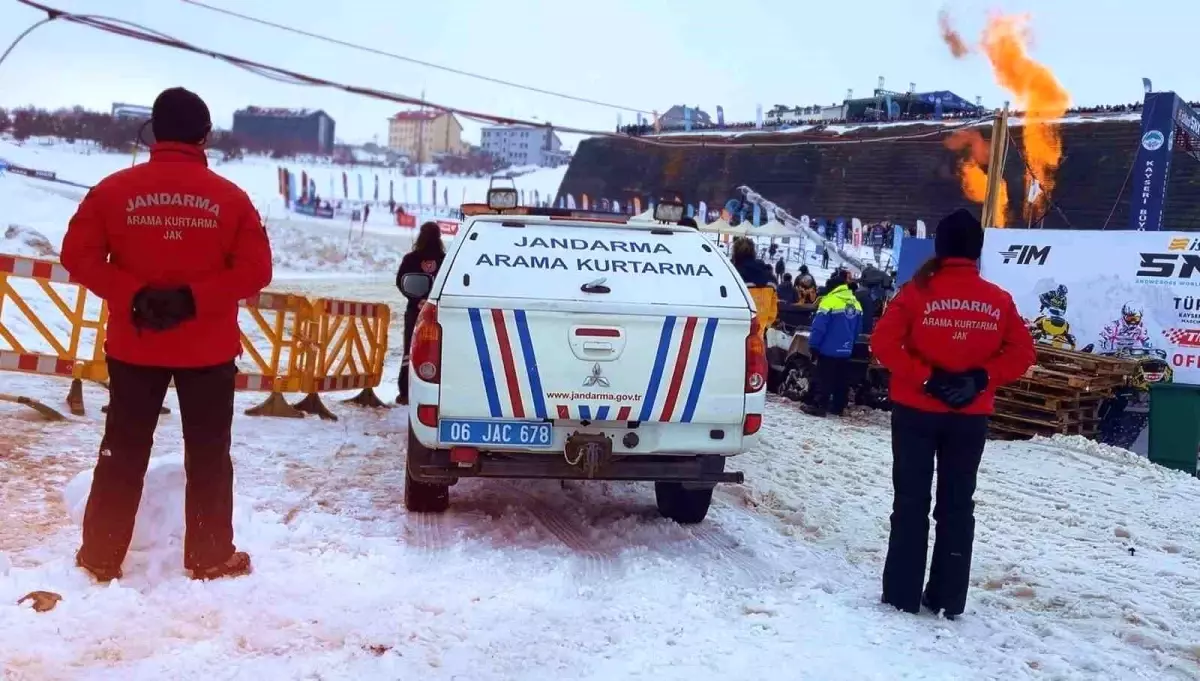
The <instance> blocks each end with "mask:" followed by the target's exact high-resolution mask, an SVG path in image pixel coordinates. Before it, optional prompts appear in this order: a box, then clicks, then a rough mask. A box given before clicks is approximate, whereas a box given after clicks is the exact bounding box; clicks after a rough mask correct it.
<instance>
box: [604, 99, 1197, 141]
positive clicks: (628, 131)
mask: <svg viewBox="0 0 1200 681" xmlns="http://www.w3.org/2000/svg"><path fill="white" fill-rule="evenodd" d="M1188 104H1189V105H1190V106H1192V107H1193V108H1197V109H1200V102H1188ZM1141 110H1142V103H1141V102H1135V103H1132V104H1108V105H1103V106H1081V107H1073V108H1070V109H1067V115H1068V116H1088V115H1101V116H1110V115H1111V116H1117V115H1121V114H1132V113H1139V112H1141ZM984 115H986V112H984V111H980V112H945V113H943V114H942V115H941V117H940V119H937V120H949V121H954V120H969V119H972V118H982V117H983V116H984ZM1011 115H1013V116H1022V115H1024V112H1022V111H1013V112H1012V114H1011ZM931 120H935V116H934V115H933V114H902V115H900V116H899V117H896V118H892V119H890V120H880V119H879V118H878V117H876V116H860V117H856V118H836V119H828V118H823V119H813V118H807V119H806V118H770V119H768V120H764V121H763V125H762V129H763V130H768V131H770V130H785V129H787V128H792V127H798V126H814V127H816V128H821V127H825V126H830V125H860V124H872V123H903V122H906V121H931ZM757 127H758V126H757V124H756V123H755V122H753V121H747V122H737V123H724V124H721V125H718V124H716V123H710V124H698V123H694V122H693V123H692V125H691V132H711V131H726V130H727V131H731V132H740V131H746V130H754V129H756V128H757ZM685 129H686V127H685V126H684V124H682V123H674V122H672V123H668V124H665V125H663V124H660V125H659V126H658V129H657V130H656V129H655V126H654V125H652V124H650V123H640V124H636V125H623V126H620V127H618V128H617V132H618V133H620V134H623V135H630V136H633V137H641V136H644V135H653V134H658V133H663V132H683V131H684V130H685Z"/></svg>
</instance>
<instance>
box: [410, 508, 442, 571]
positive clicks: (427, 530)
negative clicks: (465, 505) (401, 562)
mask: <svg viewBox="0 0 1200 681" xmlns="http://www.w3.org/2000/svg"><path fill="white" fill-rule="evenodd" d="M405 518H406V520H405V526H404V538H405V542H406V543H407V544H408V545H409V546H411V547H413V548H414V549H416V551H417V555H418V557H419V559H420V560H421V562H424V563H432V562H434V561H435V560H436V554H437V553H438V552H439V551H441V550H443V549H445V548H446V547H447V546H449V544H450V537H449V534H450V533H449V532H447V527H448V526H449V524H450V520H449V518H447V517H446V516H445V514H442V513H411V512H410V513H409V514H408V515H407V516H406V517H405Z"/></svg>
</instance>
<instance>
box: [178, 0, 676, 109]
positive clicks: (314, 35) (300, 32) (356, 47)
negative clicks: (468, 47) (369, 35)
mask: <svg viewBox="0 0 1200 681" xmlns="http://www.w3.org/2000/svg"><path fill="white" fill-rule="evenodd" d="M182 2H184V3H185V4H188V5H192V6H195V7H200V8H202V9H206V10H209V11H210V12H218V13H220V14H224V15H226V16H231V17H234V18H237V19H241V20H243V21H249V22H251V23H255V24H259V25H260V26H269V27H270V28H274V29H277V30H280V31H287V32H288V33H293V34H295V35H302V36H304V37H306V38H312V39H314V40H320V41H323V42H327V43H330V44H333V45H340V46H341V47H348V48H350V49H352V50H359V51H360V52H367V53H369V54H374V55H377V56H380V57H388V58H389V59H395V60H398V61H403V62H408V63H410V64H416V65H418V66H424V67H426V68H431V69H437V70H438V71H445V72H446V73H453V74H455V75H459V76H465V77H467V78H474V79H475V80H481V81H484V82H487V83H494V84H496V85H503V86H505V87H510V88H516V89H518V90H525V91H528V92H536V93H538V94H541V95H547V96H549V97H558V98H559V99H567V100H571V101H573V102H582V103H584V104H593V105H595V106H602V107H606V108H609V109H617V110H619V111H630V112H633V113H640V114H646V115H650V116H652V115H654V113H653V112H651V111H645V110H643V109H638V108H636V107H632V106H623V105H620V104H613V103H611V102H602V101H600V100H596V99H588V98H587V97H579V96H577V95H569V94H566V93H564V92H556V91H554V90H546V89H544V88H540V87H534V86H532V85H522V84H521V83H514V82H512V81H509V80H502V79H500V78H494V77H492V76H485V75H482V74H479V73H472V72H471V71H464V70H462V69H456V68H454V67H451V66H443V65H441V64H435V63H433V62H428V61H425V60H423V59H416V58H415V57H406V56H404V55H402V54H396V53H394V52H387V51H385V50H380V49H378V48H374V47H367V46H366V45H360V44H358V43H352V42H349V41H346V40H341V39H338V38H333V37H331V36H327V35H322V34H320V33H313V32H311V31H305V30H304V29H300V28H295V27H293V26H287V25H284V24H280V23H276V22H274V21H268V20H266V19H259V18H258V17H252V16H250V15H248V14H242V13H241V12H235V11H233V10H230V9H225V8H223V7H214V6H213V5H209V4H207V3H204V2H199V0H182Z"/></svg>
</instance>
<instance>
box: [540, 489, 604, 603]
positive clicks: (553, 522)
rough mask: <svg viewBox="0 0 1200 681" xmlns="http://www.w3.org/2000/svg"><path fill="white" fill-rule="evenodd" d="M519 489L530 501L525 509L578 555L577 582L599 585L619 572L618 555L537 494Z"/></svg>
mask: <svg viewBox="0 0 1200 681" xmlns="http://www.w3.org/2000/svg"><path fill="white" fill-rule="evenodd" d="M517 491H518V492H519V493H520V494H521V496H523V497H525V498H526V499H527V500H528V501H529V506H528V507H527V509H526V510H527V511H528V512H529V514H530V515H531V516H533V519H534V520H535V521H536V522H537V523H538V524H539V525H541V526H542V527H544V528H545V529H546V531H547V532H549V533H550V534H552V535H554V537H555V538H556V539H558V541H560V542H562V544H563V545H564V546H566V547H567V548H569V549H571V551H572V552H573V553H574V554H575V557H576V558H577V559H578V561H579V563H578V564H577V565H576V567H575V570H574V573H575V577H576V580H575V581H577V582H585V583H588V584H597V583H600V582H604V581H607V580H609V579H612V578H613V577H615V576H617V575H618V573H619V572H620V566H619V565H618V564H617V562H616V560H615V556H613V555H611V554H609V553H606V552H605V551H603V550H601V549H600V548H598V547H597V545H596V543H595V542H594V541H593V540H592V539H590V538H589V537H588V536H587V534H586V533H585V532H584V530H583V528H581V527H580V526H579V525H578V524H576V523H573V522H571V521H569V520H567V519H566V518H564V517H563V515H562V513H561V512H559V511H558V510H557V509H555V508H553V507H551V506H550V505H549V504H547V503H546V502H544V501H542V500H541V499H539V498H538V497H536V496H535V495H533V494H530V493H529V492H526V491H525V490H517Z"/></svg>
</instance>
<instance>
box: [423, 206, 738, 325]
mask: <svg viewBox="0 0 1200 681" xmlns="http://www.w3.org/2000/svg"><path fill="white" fill-rule="evenodd" d="M459 238H462V239H464V242H463V245H462V248H461V249H460V250H459V251H458V253H457V255H456V256H455V258H454V262H453V263H452V264H451V269H450V271H449V272H447V278H446V284H445V286H444V288H443V290H442V293H443V295H472V296H487V297H493V298H537V299H549V300H594V299H602V300H604V301H607V302H628V303H670V304H675V305H681V304H682V305H712V306H717V307H745V306H746V302H745V299H744V298H743V297H742V295H741V294H740V293H739V292H738V282H737V279H736V278H735V275H734V274H733V272H732V271H731V270H730V268H729V265H728V264H727V263H726V262H725V261H724V256H723V255H721V254H720V253H719V252H718V251H717V249H716V247H715V246H714V245H712V244H710V243H709V242H708V240H707V238H706V237H705V236H704V235H702V234H700V233H699V232H673V233H658V234H655V233H652V232H651V231H650V230H648V229H637V228H622V227H616V226H614V227H610V226H607V225H605V226H572V225H525V226H523V227H507V226H503V225H501V224H500V223H498V222H477V223H475V226H474V227H473V228H472V229H471V230H470V233H469V234H468V235H465V236H460V237H459ZM463 275H469V276H467V277H464V276H463ZM601 280H603V281H601ZM586 284H598V285H601V286H605V287H608V288H609V289H610V291H609V292H608V293H603V294H596V293H586V292H584V291H583V290H582V288H581V287H583V286H584V285H586ZM721 287H724V288H725V295H724V296H722V294H721Z"/></svg>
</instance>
